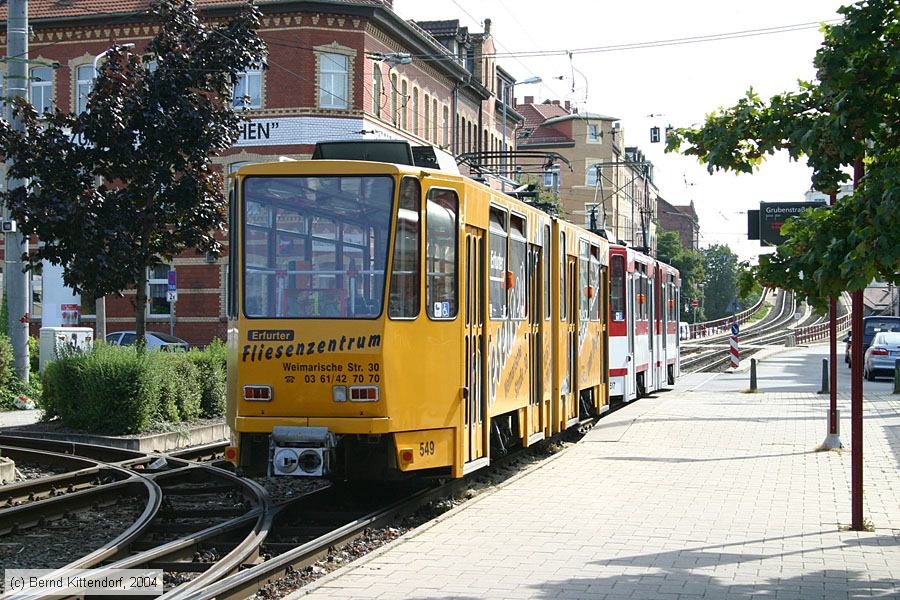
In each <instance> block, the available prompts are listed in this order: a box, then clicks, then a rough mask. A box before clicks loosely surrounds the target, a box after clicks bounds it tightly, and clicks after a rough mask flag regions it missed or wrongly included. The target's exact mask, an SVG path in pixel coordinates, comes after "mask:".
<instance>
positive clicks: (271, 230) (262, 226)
mask: <svg viewBox="0 0 900 600" xmlns="http://www.w3.org/2000/svg"><path fill="white" fill-rule="evenodd" d="M393 197H394V180H393V178H391V177H388V176H370V177H366V176H350V175H346V176H282V177H247V178H246V179H245V180H244V187H243V225H244V230H243V242H244V243H243V264H244V273H243V275H244V276H243V282H244V293H243V300H244V302H243V310H244V315H245V316H247V317H250V318H291V319H374V318H377V317H378V316H379V315H381V312H382V304H383V300H384V285H385V269H386V266H387V253H388V242H389V239H390V225H391V215H392V201H393Z"/></svg>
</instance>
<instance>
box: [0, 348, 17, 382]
mask: <svg viewBox="0 0 900 600" xmlns="http://www.w3.org/2000/svg"><path fill="white" fill-rule="evenodd" d="M14 379H16V372H15V369H13V348H12V342H11V341H10V339H9V337H7V336H5V335H3V334H0V389H6V387H7V386H8V385H9V384H10V382H11V381H13V380H14Z"/></svg>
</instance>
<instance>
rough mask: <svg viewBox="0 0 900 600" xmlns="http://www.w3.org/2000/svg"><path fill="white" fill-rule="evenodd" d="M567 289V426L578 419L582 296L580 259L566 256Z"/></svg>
mask: <svg viewBox="0 0 900 600" xmlns="http://www.w3.org/2000/svg"><path fill="white" fill-rule="evenodd" d="M566 289H567V290H568V301H569V308H568V311H569V320H568V321H567V322H566V328H567V331H566V342H567V346H568V350H569V352H568V358H567V360H566V363H567V365H566V370H567V372H568V380H569V394H568V395H567V396H566V400H565V401H566V415H567V417H568V421H567V422H566V424H565V425H566V427H568V426H569V425H570V424H572V422H573V420H577V419H578V310H579V308H580V307H579V305H578V303H579V302H580V299H581V296H580V295H579V289H578V260H577V258H576V257H574V256H568V255H567V256H566Z"/></svg>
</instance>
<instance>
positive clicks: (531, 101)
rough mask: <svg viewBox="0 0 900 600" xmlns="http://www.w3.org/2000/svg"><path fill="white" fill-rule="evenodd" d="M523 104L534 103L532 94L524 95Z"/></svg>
mask: <svg viewBox="0 0 900 600" xmlns="http://www.w3.org/2000/svg"><path fill="white" fill-rule="evenodd" d="M525 104H534V96H525Z"/></svg>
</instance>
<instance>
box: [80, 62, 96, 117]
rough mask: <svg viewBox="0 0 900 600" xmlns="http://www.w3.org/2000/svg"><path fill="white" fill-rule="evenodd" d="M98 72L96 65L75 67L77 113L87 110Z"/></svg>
mask: <svg viewBox="0 0 900 600" xmlns="http://www.w3.org/2000/svg"><path fill="white" fill-rule="evenodd" d="M96 76H97V72H96V71H95V70H94V65H79V66H78V67H76V69H75V113H76V114H81V113H83V112H84V111H86V110H87V101H88V96H89V95H90V93H91V90H92V89H94V78H95V77H96Z"/></svg>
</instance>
